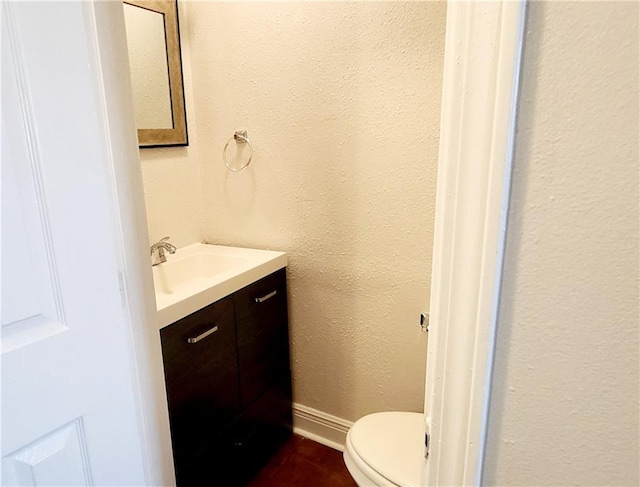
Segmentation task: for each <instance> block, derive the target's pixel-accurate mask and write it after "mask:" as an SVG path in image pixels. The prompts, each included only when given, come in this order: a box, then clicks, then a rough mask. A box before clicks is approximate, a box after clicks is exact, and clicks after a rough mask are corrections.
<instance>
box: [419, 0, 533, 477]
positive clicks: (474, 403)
mask: <svg viewBox="0 0 640 487" xmlns="http://www.w3.org/2000/svg"><path fill="white" fill-rule="evenodd" d="M525 13H526V1H525V0H501V1H494V2H457V1H451V2H448V5H447V27H446V38H445V61H444V81H443V96H442V114H441V128H440V156H439V163H438V183H437V193H436V217H435V231H434V247H433V249H434V250H433V262H434V266H433V271H432V281H431V310H430V313H431V319H430V322H431V325H430V327H429V345H428V352H427V378H426V388H425V411H426V413H425V416H426V424H427V431H428V433H429V434H430V441H429V444H430V449H429V450H430V451H429V456H428V459H427V460H426V461H425V462H424V468H423V472H422V475H423V477H422V481H423V485H430V486H437V485H479V484H480V482H481V477H482V462H483V453H484V444H485V440H486V425H487V418H488V408H489V397H490V388H491V371H492V364H493V352H494V338H495V329H496V322H497V311H498V300H499V297H500V285H501V273H502V265H503V257H504V244H505V234H506V226H507V212H508V207H509V191H510V181H511V167H512V159H513V147H514V134H515V121H516V103H517V98H518V86H519V75H520V62H521V53H522V45H523V37H524V20H525Z"/></svg>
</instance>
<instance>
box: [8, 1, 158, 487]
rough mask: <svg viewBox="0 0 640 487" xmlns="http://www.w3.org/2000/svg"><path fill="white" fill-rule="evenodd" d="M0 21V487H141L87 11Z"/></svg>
mask: <svg viewBox="0 0 640 487" xmlns="http://www.w3.org/2000/svg"><path fill="white" fill-rule="evenodd" d="M2 14H3V15H2V35H3V38H2V71H1V73H2V102H3V107H2V293H1V294H2V336H1V340H2V381H1V383H2V391H1V392H2V394H1V397H2V404H1V414H2V482H3V484H5V485H92V484H97V485H144V484H145V476H144V468H143V458H142V445H141V439H140V434H139V426H140V425H139V424H138V417H137V415H136V407H135V405H136V398H135V396H134V391H135V390H136V386H135V384H134V383H133V377H134V376H135V374H134V372H133V367H134V361H133V350H132V344H131V332H130V325H129V323H128V318H127V315H126V313H125V308H124V305H123V299H122V295H121V290H120V278H119V272H120V268H119V256H118V253H117V239H118V234H117V228H118V222H117V220H116V219H115V218H116V217H115V215H116V207H115V195H114V192H113V187H112V184H111V181H112V176H111V173H110V172H109V171H110V170H109V167H110V165H109V164H110V161H109V154H110V153H109V146H108V144H107V138H106V132H105V128H104V120H105V118H104V117H105V105H104V102H103V100H102V99H101V96H102V95H101V93H102V91H101V90H102V87H101V78H100V76H101V75H100V72H99V58H98V56H97V50H96V48H95V41H94V40H95V28H94V25H93V24H92V21H93V17H92V5H91V4H90V3H84V2H3V3H2Z"/></svg>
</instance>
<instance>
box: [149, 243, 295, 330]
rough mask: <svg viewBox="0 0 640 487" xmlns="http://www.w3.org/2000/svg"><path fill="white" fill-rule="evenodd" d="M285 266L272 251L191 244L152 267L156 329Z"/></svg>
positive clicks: (282, 257) (280, 254)
mask: <svg viewBox="0 0 640 487" xmlns="http://www.w3.org/2000/svg"><path fill="white" fill-rule="evenodd" d="M286 266H287V254H286V253H284V252H276V251H272V250H258V249H245V248H241V247H224V246H221V245H209V244H201V243H197V244H192V245H188V246H186V247H182V248H180V249H178V250H177V251H176V253H175V254H173V255H169V254H167V262H165V263H163V264H159V265H157V266H154V267H153V280H154V285H155V294H156V307H157V309H158V317H157V318H158V319H157V323H158V327H159V328H163V327H165V326H167V325H170V324H171V323H173V322H175V321H177V320H179V319H181V318H184V317H185V316H187V315H190V314H191V313H194V312H195V311H198V310H199V309H202V308H204V307H205V306H207V305H209V304H211V303H214V302H215V301H218V300H219V299H222V298H224V297H225V296H228V295H230V294H232V293H234V292H236V291H238V290H239V289H242V288H243V287H245V286H248V285H249V284H251V283H253V282H256V281H257V280H259V279H262V278H263V277H266V276H268V275H269V274H271V273H273V272H275V271H277V270H278V269H282V268H283V267H286Z"/></svg>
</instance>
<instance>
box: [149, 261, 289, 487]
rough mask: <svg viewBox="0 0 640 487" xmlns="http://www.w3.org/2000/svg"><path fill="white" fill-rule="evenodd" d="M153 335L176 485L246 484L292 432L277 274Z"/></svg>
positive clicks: (282, 277)
mask: <svg viewBox="0 0 640 487" xmlns="http://www.w3.org/2000/svg"><path fill="white" fill-rule="evenodd" d="M160 337H161V340H162V353H163V361H164V371H165V379H166V387H167V398H168V401H169V418H170V422H171V438H172V444H173V456H174V462H175V468H176V478H177V483H178V486H179V487H183V486H203V485H207V486H216V485H219V486H234V485H244V484H246V483H247V482H248V481H249V480H250V479H251V478H252V477H253V475H254V474H255V473H257V471H258V470H259V469H260V468H261V467H262V466H263V465H264V464H265V463H266V461H267V460H268V459H269V457H270V456H272V455H273V453H275V451H277V449H278V448H279V447H280V446H281V445H282V444H283V443H284V442H285V441H286V440H287V438H288V437H289V436H290V435H291V430H292V418H291V372H290V367H289V335H288V320H287V289H286V271H285V269H281V270H279V271H276V272H275V273H273V274H271V275H269V276H267V277H265V278H263V279H260V280H259V281H257V282H254V283H253V284H250V285H249V286H247V287H245V288H243V289H240V290H239V291H237V292H235V293H234V294H232V295H230V296H227V297H225V298H223V299H221V300H219V301H217V302H215V303H213V304H211V305H209V306H207V307H205V308H203V309H201V310H199V311H197V312H195V313H193V314H191V315H189V316H187V317H185V318H183V319H181V320H179V321H177V322H175V323H173V324H171V325H169V326H167V327H165V328H163V329H162V330H161V331H160Z"/></svg>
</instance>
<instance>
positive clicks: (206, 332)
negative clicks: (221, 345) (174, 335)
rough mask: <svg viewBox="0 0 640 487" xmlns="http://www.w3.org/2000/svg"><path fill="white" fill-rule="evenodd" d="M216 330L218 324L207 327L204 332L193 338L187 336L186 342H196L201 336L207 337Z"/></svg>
mask: <svg viewBox="0 0 640 487" xmlns="http://www.w3.org/2000/svg"><path fill="white" fill-rule="evenodd" d="M216 331H218V325H216V326H214V327H213V328H210V329H208V330H207V331H205V332H204V333H201V334H200V335H198V336H197V337H195V338H187V343H198V342H199V341H200V340H202V339H203V338H207V337H208V336H209V335H211V334H213V333H215V332H216Z"/></svg>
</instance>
